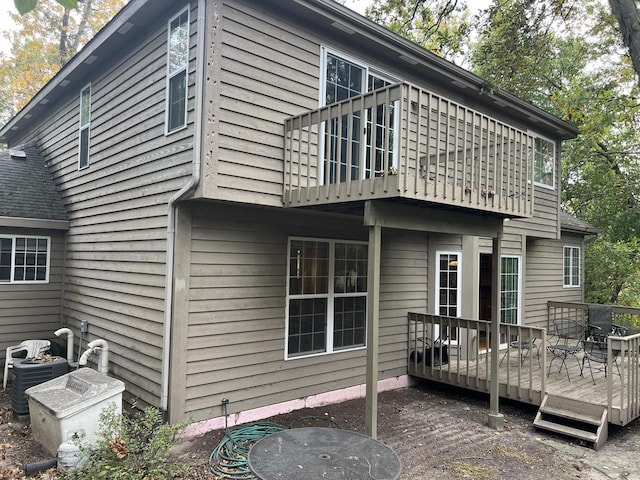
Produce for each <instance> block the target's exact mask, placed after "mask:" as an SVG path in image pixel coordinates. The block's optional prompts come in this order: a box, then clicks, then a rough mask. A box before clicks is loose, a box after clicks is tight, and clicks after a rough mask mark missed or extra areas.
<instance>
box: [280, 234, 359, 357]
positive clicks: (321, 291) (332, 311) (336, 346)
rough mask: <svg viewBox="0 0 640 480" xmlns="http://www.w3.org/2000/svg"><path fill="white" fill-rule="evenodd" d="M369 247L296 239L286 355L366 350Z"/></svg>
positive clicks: (291, 260)
mask: <svg viewBox="0 0 640 480" xmlns="http://www.w3.org/2000/svg"><path fill="white" fill-rule="evenodd" d="M367 252H368V249H367V244H366V243H360V242H343V241H335V240H319V239H318V240H316V239H302V238H301V239H291V240H290V241H289V272H288V275H287V327H286V336H287V345H286V357H287V358H291V357H300V356H306V355H313V354H319V353H331V352H335V351H338V350H348V349H353V348H358V347H364V346H365V338H366V325H367V262H368V257H367V255H368V253H367Z"/></svg>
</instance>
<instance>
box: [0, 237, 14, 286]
mask: <svg viewBox="0 0 640 480" xmlns="http://www.w3.org/2000/svg"><path fill="white" fill-rule="evenodd" d="M12 244H13V241H12V239H11V238H0V282H9V281H11V248H12Z"/></svg>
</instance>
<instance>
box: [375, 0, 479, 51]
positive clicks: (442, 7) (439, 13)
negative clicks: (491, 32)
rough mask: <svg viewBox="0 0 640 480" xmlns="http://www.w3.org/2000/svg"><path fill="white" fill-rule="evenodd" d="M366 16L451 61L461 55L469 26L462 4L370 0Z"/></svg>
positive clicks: (448, 0)
mask: <svg viewBox="0 0 640 480" xmlns="http://www.w3.org/2000/svg"><path fill="white" fill-rule="evenodd" d="M366 14H367V16H368V17H369V18H370V19H372V20H373V21H375V22H377V23H379V24H381V25H384V26H385V27H387V28H388V29H390V30H392V31H394V32H395V33H397V34H399V35H402V36H404V37H406V38H408V39H409V40H411V41H412V42H414V43H417V44H418V45H421V46H422V47H424V48H426V49H428V50H431V51H433V52H435V53H436V54H438V55H440V56H442V57H444V58H447V59H449V60H452V61H453V60H456V58H457V57H459V56H460V55H462V54H463V53H464V52H465V50H466V43H467V38H468V35H469V32H470V30H471V25H472V24H471V20H470V18H469V17H470V15H469V11H468V9H467V7H466V5H465V4H464V2H458V1H452V0H374V1H373V3H372V5H371V6H370V7H368V8H367V10H366Z"/></svg>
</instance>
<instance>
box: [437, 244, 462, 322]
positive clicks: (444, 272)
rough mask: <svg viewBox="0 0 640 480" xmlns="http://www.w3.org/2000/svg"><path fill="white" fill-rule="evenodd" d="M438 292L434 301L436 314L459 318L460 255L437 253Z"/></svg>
mask: <svg viewBox="0 0 640 480" xmlns="http://www.w3.org/2000/svg"><path fill="white" fill-rule="evenodd" d="M437 258H438V273H437V285H436V289H437V292H438V295H437V299H436V312H437V314H438V315H444V316H447V317H458V316H460V290H459V289H458V285H459V272H460V253H458V252H454V253H448V252H438V253H437Z"/></svg>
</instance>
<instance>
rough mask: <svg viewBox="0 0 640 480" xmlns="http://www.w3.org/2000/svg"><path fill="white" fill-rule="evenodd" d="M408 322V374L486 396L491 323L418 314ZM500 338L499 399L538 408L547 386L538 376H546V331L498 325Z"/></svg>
mask: <svg viewBox="0 0 640 480" xmlns="http://www.w3.org/2000/svg"><path fill="white" fill-rule="evenodd" d="M408 321H409V332H408V334H409V349H408V364H409V368H408V371H409V374H411V375H416V376H419V377H422V378H426V379H429V380H437V381H441V382H445V383H448V384H450V385H456V386H459V387H463V388H471V389H473V390H476V391H481V392H486V393H488V392H489V385H490V382H491V355H490V353H489V349H488V345H487V343H488V342H489V339H490V338H491V335H492V326H491V322H487V321H483V320H468V319H463V318H457V317H443V316H440V315H429V314H421V313H409V314H408ZM499 335H500V338H501V343H502V344H503V346H504V348H503V349H501V351H500V354H499V359H500V360H499V362H500V363H499V371H498V372H499V373H498V374H499V377H500V378H499V379H498V381H499V383H500V396H502V397H505V398H511V399H513V400H518V401H523V402H527V403H534V404H539V403H540V401H541V399H542V392H544V391H545V382H546V375H544V374H542V375H541V374H540V372H545V371H546V369H545V365H546V348H545V347H546V344H547V340H546V331H545V330H544V329H542V328H536V327H525V326H521V325H508V324H501V325H500V333H499ZM416 352H417V353H416ZM445 352H446V353H445ZM443 357H446V358H443Z"/></svg>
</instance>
